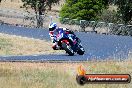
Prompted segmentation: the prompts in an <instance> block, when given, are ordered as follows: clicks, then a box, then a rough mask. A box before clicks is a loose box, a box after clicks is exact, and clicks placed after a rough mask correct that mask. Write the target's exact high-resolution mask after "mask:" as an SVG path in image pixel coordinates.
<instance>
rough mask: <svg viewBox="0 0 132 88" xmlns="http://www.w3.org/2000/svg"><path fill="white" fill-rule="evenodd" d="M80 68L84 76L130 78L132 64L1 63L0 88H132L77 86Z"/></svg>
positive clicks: (121, 86)
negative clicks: (97, 75) (128, 75)
mask: <svg viewBox="0 0 132 88" xmlns="http://www.w3.org/2000/svg"><path fill="white" fill-rule="evenodd" d="M79 65H83V66H84V67H85V69H86V70H87V73H89V74H91V73H97V74H99V73H118V74H120V73H124V74H126V73H127V74H130V75H132V69H131V68H132V64H131V62H114V61H108V62H92V61H91V62H85V63H19V62H13V63H12V62H1V63H0V88H80V87H81V88H114V87H116V88H131V87H132V83H130V84H88V85H87V84H86V85H84V86H80V85H78V84H77V83H76V80H75V79H76V74H77V67H78V66H79Z"/></svg>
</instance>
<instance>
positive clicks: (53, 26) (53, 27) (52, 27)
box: [49, 23, 57, 31]
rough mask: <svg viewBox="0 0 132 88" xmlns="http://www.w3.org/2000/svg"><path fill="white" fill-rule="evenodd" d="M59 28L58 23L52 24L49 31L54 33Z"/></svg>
mask: <svg viewBox="0 0 132 88" xmlns="http://www.w3.org/2000/svg"><path fill="white" fill-rule="evenodd" d="M56 27H57V24H56V23H50V24H49V31H54V30H55V29H56Z"/></svg>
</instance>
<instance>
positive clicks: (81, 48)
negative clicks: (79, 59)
mask: <svg viewBox="0 0 132 88" xmlns="http://www.w3.org/2000/svg"><path fill="white" fill-rule="evenodd" d="M84 52H85V50H84V48H83V47H82V45H78V50H77V54H79V55H83V54H84Z"/></svg>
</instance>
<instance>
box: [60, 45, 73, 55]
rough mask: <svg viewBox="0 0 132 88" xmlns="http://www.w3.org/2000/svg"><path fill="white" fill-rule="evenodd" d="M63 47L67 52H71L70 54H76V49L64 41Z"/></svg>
mask: <svg viewBox="0 0 132 88" xmlns="http://www.w3.org/2000/svg"><path fill="white" fill-rule="evenodd" d="M62 48H63V49H64V50H65V51H66V53H68V54H69V56H73V55H74V51H73V50H72V48H71V46H70V45H67V44H66V43H62Z"/></svg>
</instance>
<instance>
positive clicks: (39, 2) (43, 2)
mask: <svg viewBox="0 0 132 88" xmlns="http://www.w3.org/2000/svg"><path fill="white" fill-rule="evenodd" d="M22 2H24V4H23V7H25V8H26V9H28V8H32V9H33V10H34V11H35V14H36V19H37V27H42V26H43V20H42V15H44V14H45V11H46V9H47V8H51V6H52V4H55V3H58V2H59V0H22Z"/></svg>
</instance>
